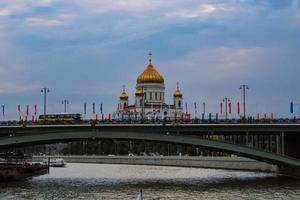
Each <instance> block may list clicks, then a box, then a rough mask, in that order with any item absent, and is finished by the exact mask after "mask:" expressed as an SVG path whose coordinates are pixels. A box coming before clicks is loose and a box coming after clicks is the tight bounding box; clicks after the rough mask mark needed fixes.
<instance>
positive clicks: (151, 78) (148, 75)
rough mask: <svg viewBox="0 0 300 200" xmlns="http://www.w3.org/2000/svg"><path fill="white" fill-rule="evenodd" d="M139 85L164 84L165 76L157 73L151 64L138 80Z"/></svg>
mask: <svg viewBox="0 0 300 200" xmlns="http://www.w3.org/2000/svg"><path fill="white" fill-rule="evenodd" d="M136 82H137V83H164V78H163V76H162V75H161V74H160V73H158V72H157V71H156V69H155V68H154V67H153V65H152V64H151V62H150V63H149V65H148V66H147V67H146V69H145V70H144V71H143V73H141V74H140V75H139V76H138V78H137V81H136Z"/></svg>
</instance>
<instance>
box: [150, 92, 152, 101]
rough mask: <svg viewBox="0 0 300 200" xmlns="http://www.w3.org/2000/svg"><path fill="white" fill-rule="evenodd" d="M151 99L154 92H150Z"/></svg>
mask: <svg viewBox="0 0 300 200" xmlns="http://www.w3.org/2000/svg"><path fill="white" fill-rule="evenodd" d="M150 100H152V92H150Z"/></svg>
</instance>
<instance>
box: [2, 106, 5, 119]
mask: <svg viewBox="0 0 300 200" xmlns="http://www.w3.org/2000/svg"><path fill="white" fill-rule="evenodd" d="M4 109H5V105H2V115H3V117H4V116H5V110H4Z"/></svg>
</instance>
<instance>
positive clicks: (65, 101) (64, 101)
mask: <svg viewBox="0 0 300 200" xmlns="http://www.w3.org/2000/svg"><path fill="white" fill-rule="evenodd" d="M61 104H63V105H64V111H65V113H66V112H67V104H69V101H68V100H66V99H65V100H62V102H61Z"/></svg>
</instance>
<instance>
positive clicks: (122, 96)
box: [120, 85, 128, 100]
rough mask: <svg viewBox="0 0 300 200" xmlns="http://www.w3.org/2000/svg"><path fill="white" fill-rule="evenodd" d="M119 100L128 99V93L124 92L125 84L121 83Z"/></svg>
mask: <svg viewBox="0 0 300 200" xmlns="http://www.w3.org/2000/svg"><path fill="white" fill-rule="evenodd" d="M120 100H128V95H127V93H126V92H125V85H123V91H122V93H121V94H120Z"/></svg>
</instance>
